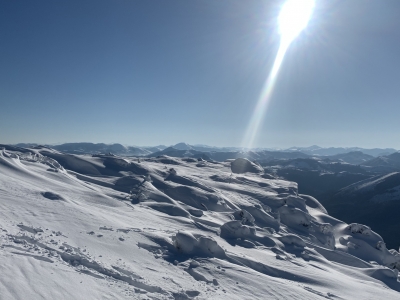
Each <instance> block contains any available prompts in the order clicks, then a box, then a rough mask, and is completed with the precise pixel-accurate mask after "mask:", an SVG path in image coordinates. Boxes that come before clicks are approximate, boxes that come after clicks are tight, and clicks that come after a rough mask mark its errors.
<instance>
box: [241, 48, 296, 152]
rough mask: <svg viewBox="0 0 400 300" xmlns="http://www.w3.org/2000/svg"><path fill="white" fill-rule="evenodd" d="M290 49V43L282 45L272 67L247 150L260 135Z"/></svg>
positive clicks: (250, 133)
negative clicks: (281, 68) (284, 59)
mask: <svg viewBox="0 0 400 300" xmlns="http://www.w3.org/2000/svg"><path fill="white" fill-rule="evenodd" d="M288 47H289V44H288V43H281V45H280V47H279V50H278V53H277V55H276V58H275V61H274V64H273V66H272V69H271V72H270V73H269V76H268V78H267V80H266V82H265V83H264V87H263V89H262V92H261V95H260V100H259V101H258V103H257V105H256V107H255V109H254V112H253V116H252V118H251V120H250V123H249V126H248V127H247V131H246V135H245V141H244V143H243V146H244V147H246V148H252V147H253V144H254V140H255V138H256V135H257V133H258V129H259V127H260V125H261V122H262V120H263V118H264V113H265V111H266V110H267V107H268V104H269V101H270V99H271V95H272V92H273V89H274V86H275V82H276V78H277V75H278V72H279V69H280V67H281V65H282V62H283V58H284V57H285V54H286V51H287V49H288Z"/></svg>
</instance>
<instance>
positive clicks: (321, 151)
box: [284, 146, 397, 157]
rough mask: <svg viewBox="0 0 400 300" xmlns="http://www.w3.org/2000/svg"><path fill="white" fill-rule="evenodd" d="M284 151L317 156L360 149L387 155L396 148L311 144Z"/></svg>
mask: <svg viewBox="0 0 400 300" xmlns="http://www.w3.org/2000/svg"><path fill="white" fill-rule="evenodd" d="M284 151H301V152H303V153H306V154H309V155H319V156H331V155H337V154H343V153H349V152H355V151H361V152H363V153H365V154H368V155H371V156H374V157H378V156H382V155H389V154H392V153H394V152H396V151H397V150H396V149H393V148H385V149H381V148H374V149H365V148H359V147H351V148H343V147H329V148H322V147H319V146H311V147H292V148H289V149H286V150H284Z"/></svg>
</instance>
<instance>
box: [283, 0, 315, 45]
mask: <svg viewBox="0 0 400 300" xmlns="http://www.w3.org/2000/svg"><path fill="white" fill-rule="evenodd" d="M313 9H314V0H288V1H286V3H285V4H284V5H283V7H282V10H281V12H280V14H279V30H280V34H281V38H282V42H284V43H287V44H290V43H291V42H292V41H293V40H294V39H295V38H296V36H298V35H299V33H300V32H301V31H302V30H303V29H304V28H305V27H306V26H307V24H308V21H309V20H310V17H311V14H312V12H313Z"/></svg>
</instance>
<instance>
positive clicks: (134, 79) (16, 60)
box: [0, 0, 400, 149]
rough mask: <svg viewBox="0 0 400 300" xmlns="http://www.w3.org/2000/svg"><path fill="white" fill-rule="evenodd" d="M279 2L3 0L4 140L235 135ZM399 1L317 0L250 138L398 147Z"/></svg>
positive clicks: (245, 116)
mask: <svg viewBox="0 0 400 300" xmlns="http://www.w3.org/2000/svg"><path fill="white" fill-rule="evenodd" d="M282 3H283V2H282V1H266V0H265V1H254V0H246V1H241V0H237V1H236V0H229V1H227V0H219V1H211V0H209V1H205V0H202V1H197V0H193V1H186V0H185V1H172V0H171V1H153V0H147V1H101V0H96V1H9V0H6V1H1V2H0V41H1V43H0V128H1V131H0V143H17V142H37V143H62V142H79V141H87V142H106V143H111V142H119V143H122V144H129V145H156V144H166V145H170V144H174V143H177V142H181V141H185V142H187V143H191V144H209V145H215V146H238V145H240V143H241V141H242V139H243V135H244V134H245V131H246V128H247V126H248V124H249V122H250V118H251V117H252V113H253V110H254V107H255V105H256V103H257V101H258V98H259V95H260V93H261V90H262V87H263V84H264V82H265V80H266V78H267V76H268V73H269V71H270V69H271V66H272V63H273V61H274V58H275V55H276V52H277V49H278V47H279V35H278V30H277V20H276V19H277V16H278V13H279V8H280V7H281V5H282ZM399 15H400V1H398V0H385V1H380V0H352V1H346V0H330V1H322V0H316V7H315V11H314V14H313V16H312V19H311V20H310V23H309V26H308V27H307V28H306V30H304V31H303V32H302V33H301V34H300V36H298V38H297V39H296V40H295V41H294V42H293V43H292V45H291V46H290V48H289V50H288V52H287V53H286V56H285V59H284V61H283V64H282V67H281V70H280V72H279V74H278V79H277V83H276V86H275V90H274V93H273V95H272V98H271V102H270V105H269V107H268V110H267V112H266V114H265V119H264V122H263V124H262V126H261V130H260V134H259V135H258V138H257V140H256V143H255V146H259V147H275V146H276V147H290V146H294V145H296V146H308V145H312V144H318V145H320V146H361V147H394V148H397V149H400V139H399V136H400V135H399V128H400V117H399V116H400V101H399V100H400V99H399V95H400V84H399V78H400V30H399V28H400V18H399V17H398V16H399Z"/></svg>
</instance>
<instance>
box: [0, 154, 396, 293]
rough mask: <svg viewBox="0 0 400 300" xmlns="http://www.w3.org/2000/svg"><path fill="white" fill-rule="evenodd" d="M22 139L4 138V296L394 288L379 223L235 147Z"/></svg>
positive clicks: (0, 195)
mask: <svg viewBox="0 0 400 300" xmlns="http://www.w3.org/2000/svg"><path fill="white" fill-rule="evenodd" d="M19 150H20V149H13V150H4V149H3V150H0V257H1V261H2V272H1V274H0V295H1V296H0V298H1V297H4V299H27V298H31V299H32V298H33V299H42V298H45V299H54V298H58V299H112V298H118V299H124V298H129V299H132V298H133V299H210V298H212V299H293V298H296V299H321V298H325V299H354V298H361V299H377V298H385V299H396V298H398V297H399V295H400V294H399V291H400V283H399V282H398V269H400V255H399V253H398V252H397V251H396V250H388V249H386V247H385V243H384V241H383V240H382V238H381V237H380V236H379V235H378V234H376V233H375V232H374V231H373V230H371V228H369V227H368V226H366V225H361V224H346V223H344V222H341V221H340V220H337V219H334V218H332V217H331V216H329V215H328V214H327V213H326V210H325V209H324V208H323V207H322V205H321V204H320V203H319V202H318V201H317V200H316V199H315V198H313V197H310V196H306V195H300V194H298V191H297V184H295V183H293V182H288V181H283V180H277V179H266V178H264V177H265V176H263V174H262V173H261V169H260V168H258V166H257V165H254V164H252V163H250V162H248V163H247V164H246V163H243V159H241V161H240V169H241V171H240V172H238V171H237V170H235V171H236V173H232V170H231V162H220V163H219V162H207V161H203V160H201V159H199V160H197V159H193V158H182V159H181V158H172V157H168V156H161V157H157V158H147V159H129V158H122V157H117V156H111V155H95V156H92V157H91V156H80V155H67V154H63V153H60V152H57V151H54V150H51V149H47V148H37V149H30V150H29V151H26V152H21V151H19ZM233 166H235V161H233ZM246 168H247V169H246ZM246 171H251V172H246ZM38 274H40V276H38Z"/></svg>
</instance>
